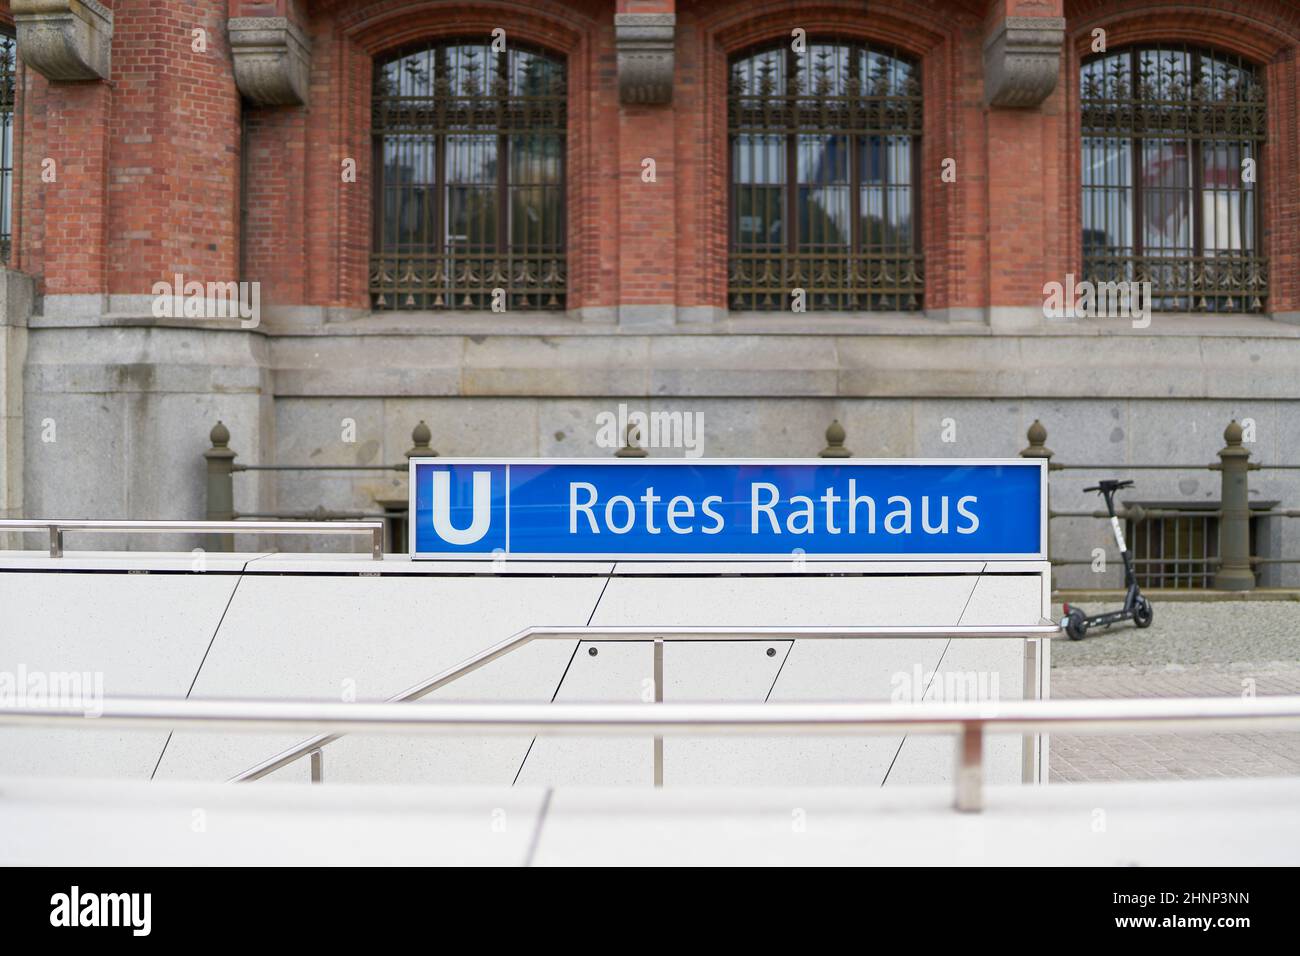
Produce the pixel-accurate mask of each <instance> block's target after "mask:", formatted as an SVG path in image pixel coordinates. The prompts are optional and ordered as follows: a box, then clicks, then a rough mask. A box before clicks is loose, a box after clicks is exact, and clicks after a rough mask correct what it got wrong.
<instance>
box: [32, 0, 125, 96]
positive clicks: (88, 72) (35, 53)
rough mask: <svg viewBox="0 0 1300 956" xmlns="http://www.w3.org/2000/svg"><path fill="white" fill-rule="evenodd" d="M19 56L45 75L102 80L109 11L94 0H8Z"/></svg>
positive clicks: (106, 63)
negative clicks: (10, 6) (10, 4)
mask: <svg viewBox="0 0 1300 956" xmlns="http://www.w3.org/2000/svg"><path fill="white" fill-rule="evenodd" d="M12 11H13V16H14V27H15V30H16V32H17V34H18V56H19V59H21V60H22V61H23V62H24V63H25V64H26V65H27V66H30V67H31V68H32V69H33V70H35V71H36V72H37V73H40V74H41V75H42V76H44V77H45V78H46V79H50V80H55V81H73V80H107V79H108V78H109V70H110V61H111V53H112V46H113V11H112V10H109V9H108V8H107V7H105V6H104V5H103V4H101V3H99V2H98V0H13V3H12Z"/></svg>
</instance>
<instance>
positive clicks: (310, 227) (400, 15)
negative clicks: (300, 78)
mask: <svg viewBox="0 0 1300 956" xmlns="http://www.w3.org/2000/svg"><path fill="white" fill-rule="evenodd" d="M598 6H599V5H598V4H597V3H595V2H594V0H592V2H587V3H563V2H560V0H529V2H526V3H525V2H519V0H502V2H490V0H489V2H482V3H476V4H474V5H473V6H467V5H465V4H461V3H456V2H450V0H337V2H329V0H325V2H318V3H316V4H314V5H312V6H311V7H310V8H308V10H307V11H306V19H307V21H308V22H307V26H306V28H307V30H308V31H309V32H310V35H311V37H312V45H313V55H312V104H311V108H310V110H311V112H310V117H309V118H308V119H307V124H308V131H307V145H306V152H307V154H308V155H317V154H320V153H321V152H324V153H327V154H334V158H337V156H342V155H349V156H359V157H365V158H364V159H363V160H362V161H361V162H360V163H359V165H358V175H357V183H356V186H357V187H358V188H356V189H351V190H343V191H342V192H341V193H340V192H339V191H338V190H337V189H336V188H335V186H334V176H335V173H334V167H333V166H331V165H330V164H329V163H316V162H309V163H308V164H307V165H306V167H305V169H304V172H305V174H306V175H307V176H308V177H309V181H308V182H307V184H306V187H305V191H306V197H305V201H306V205H307V217H306V223H305V228H304V232H305V240H304V242H305V246H306V249H305V256H304V258H305V262H306V266H305V272H306V275H305V277H304V281H303V285H302V288H301V294H300V295H299V297H298V298H296V301H305V302H307V303H309V304H311V305H315V306H324V307H335V308H346V309H357V310H368V309H369V262H370V253H371V245H372V236H371V210H372V205H371V204H372V195H371V193H372V188H373V187H372V182H373V180H372V178H371V176H370V173H369V170H368V168H367V167H368V165H369V162H370V159H369V157H370V155H371V150H370V142H371V134H370V84H371V79H372V74H373V67H374V63H375V61H376V60H377V59H381V58H384V57H386V56H388V55H390V54H394V53H397V52H399V51H400V50H401V49H403V48H404V47H409V46H411V45H413V44H415V43H418V42H420V41H423V40H437V39H439V38H443V37H447V38H450V37H454V36H461V37H464V36H473V35H475V34H476V33H478V32H481V33H482V34H483V35H484V36H487V35H489V34H490V33H491V31H492V30H493V29H494V28H496V27H502V28H504V29H505V30H506V31H507V33H506V37H507V43H509V42H510V40H511V39H514V40H516V41H518V42H520V43H527V44H528V45H529V46H534V47H541V48H543V49H545V50H547V51H548V52H551V53H554V54H557V55H559V56H561V57H563V58H564V59H565V61H566V69H567V74H568V90H569V111H568V114H569V127H568V134H567V149H568V155H567V166H566V170H567V175H566V180H567V181H566V184H565V187H566V197H567V204H568V209H567V210H566V213H567V226H566V229H567V243H566V244H567V248H568V254H569V302H570V307H571V308H572V307H575V306H578V305H581V304H582V302H583V300H584V298H585V297H589V294H590V289H591V286H592V283H593V278H592V275H593V272H594V270H592V269H590V268H588V266H587V264H586V263H585V262H584V259H583V256H581V255H579V250H581V249H582V248H584V246H585V245H587V244H589V243H590V242H592V241H593V238H592V236H591V235H589V233H591V230H592V228H593V225H591V223H592V222H593V220H592V219H591V217H588V216H583V215H579V214H578V213H579V211H580V210H583V209H584V208H585V205H586V203H587V201H588V196H587V194H588V193H589V192H590V191H591V186H590V184H591V182H592V181H593V178H594V177H595V175H596V173H595V172H594V170H593V165H592V164H593V163H594V162H595V160H594V158H593V150H592V149H591V147H590V145H589V143H590V140H591V136H592V133H591V124H592V113H593V106H592V103H591V100H592V99H593V93H592V88H593V85H594V81H595V70H596V59H595V56H594V54H593V51H592V44H593V37H595V36H596V35H597V32H598V30H599V26H600V25H599V24H598V23H597V22H596V20H595V17H596V15H597V14H598V13H599V12H600V11H599V9H598ZM286 292H287V293H288V295H287V296H286V299H287V301H295V298H294V292H293V290H286Z"/></svg>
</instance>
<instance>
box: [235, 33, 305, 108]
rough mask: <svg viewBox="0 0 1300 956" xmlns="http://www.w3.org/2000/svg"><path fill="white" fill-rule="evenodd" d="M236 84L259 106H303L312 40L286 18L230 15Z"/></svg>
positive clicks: (240, 90)
mask: <svg viewBox="0 0 1300 956" xmlns="http://www.w3.org/2000/svg"><path fill="white" fill-rule="evenodd" d="M227 27H228V29H229V31H230V52H231V55H232V56H233V57H234V61H235V85H236V86H238V87H239V92H240V93H242V94H243V95H244V96H246V97H247V98H248V99H249V100H251V101H252V102H254V103H256V104H258V105H259V106H304V105H306V103H307V91H308V87H309V83H310V73H311V43H310V42H309V41H308V40H307V38H306V37H305V36H303V33H302V31H301V30H299V29H298V28H297V27H296V26H294V25H293V24H292V23H291V22H289V19H288V18H287V17H231V18H230V20H229V21H227Z"/></svg>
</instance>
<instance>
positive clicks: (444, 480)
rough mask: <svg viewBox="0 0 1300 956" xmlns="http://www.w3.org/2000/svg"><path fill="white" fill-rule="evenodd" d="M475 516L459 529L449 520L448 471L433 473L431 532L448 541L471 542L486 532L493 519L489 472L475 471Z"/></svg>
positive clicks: (449, 490)
mask: <svg viewBox="0 0 1300 956" xmlns="http://www.w3.org/2000/svg"><path fill="white" fill-rule="evenodd" d="M473 498H474V516H473V518H472V519H471V521H470V523H469V527H468V528H466V529H464V530H461V529H460V528H457V527H455V526H454V525H452V523H451V473H450V472H447V471H435V472H434V473H433V509H432V510H433V531H434V533H435V534H436V535H437V536H438V537H439V538H441V539H442V540H443V541H446V542H447V543H448V544H473V543H474V542H475V541H477V540H479V539H480V538H481V537H483V535H485V534H487V531H488V525H489V524H490V523H491V521H492V508H491V506H492V473H491V472H487V471H476V472H474V493H473Z"/></svg>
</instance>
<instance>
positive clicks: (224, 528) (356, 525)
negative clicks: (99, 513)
mask: <svg viewBox="0 0 1300 956" xmlns="http://www.w3.org/2000/svg"><path fill="white" fill-rule="evenodd" d="M0 531H48V532H49V535H50V557H51V558H61V557H63V533H64V532H65V531H83V532H91V533H126V532H132V531H149V532H159V533H163V534H167V533H179V534H184V533H189V534H201V533H207V534H369V535H370V556H371V557H372V558H373V559H374V560H376V561H382V560H383V559H384V523H383V522H382V521H119V520H115V519H105V520H97V519H83V518H69V519H58V518H5V519H0Z"/></svg>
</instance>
